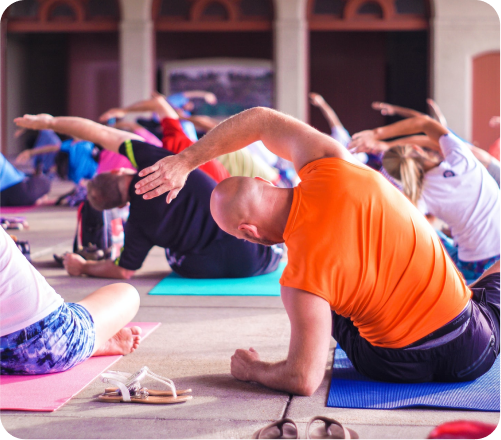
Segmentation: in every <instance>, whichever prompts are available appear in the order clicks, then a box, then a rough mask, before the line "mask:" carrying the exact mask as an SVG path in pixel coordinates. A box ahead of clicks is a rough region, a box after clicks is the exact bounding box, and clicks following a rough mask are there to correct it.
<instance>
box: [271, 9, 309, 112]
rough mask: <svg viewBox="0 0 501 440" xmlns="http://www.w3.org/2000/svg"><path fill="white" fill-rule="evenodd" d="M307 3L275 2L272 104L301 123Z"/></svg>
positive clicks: (304, 96)
mask: <svg viewBox="0 0 501 440" xmlns="http://www.w3.org/2000/svg"><path fill="white" fill-rule="evenodd" d="M306 4H307V0H275V23H274V49H275V104H276V108H277V110H280V111H282V112H285V113H288V114H290V115H292V116H294V117H296V118H298V119H300V120H302V121H306V120H307V118H308V105H307V104H308V97H307V93H308V66H309V59H308V52H309V51H308V22H307V19H306Z"/></svg>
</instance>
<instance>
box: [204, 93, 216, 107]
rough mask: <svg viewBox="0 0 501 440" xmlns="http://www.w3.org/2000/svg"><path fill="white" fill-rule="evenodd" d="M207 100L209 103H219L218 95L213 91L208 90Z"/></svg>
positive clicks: (205, 97)
mask: <svg viewBox="0 0 501 440" xmlns="http://www.w3.org/2000/svg"><path fill="white" fill-rule="evenodd" d="M204 99H205V102H206V103H207V104H209V105H216V104H217V96H216V95H214V93H212V92H207V93H206V94H205V96H204Z"/></svg>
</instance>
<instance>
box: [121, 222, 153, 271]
mask: <svg viewBox="0 0 501 440" xmlns="http://www.w3.org/2000/svg"><path fill="white" fill-rule="evenodd" d="M124 235H125V241H124V247H123V249H122V253H121V254H120V257H118V258H117V259H116V260H115V264H116V265H117V266H120V267H123V268H124V269H127V270H138V269H140V268H141V266H142V265H143V262H144V260H145V258H146V256H147V255H148V252H149V251H150V249H151V248H152V247H153V245H152V244H151V243H150V242H149V240H147V239H146V237H144V235H143V234H142V232H141V231H140V230H139V228H136V227H134V225H132V224H131V223H130V222H127V223H126V225H125V233H124Z"/></svg>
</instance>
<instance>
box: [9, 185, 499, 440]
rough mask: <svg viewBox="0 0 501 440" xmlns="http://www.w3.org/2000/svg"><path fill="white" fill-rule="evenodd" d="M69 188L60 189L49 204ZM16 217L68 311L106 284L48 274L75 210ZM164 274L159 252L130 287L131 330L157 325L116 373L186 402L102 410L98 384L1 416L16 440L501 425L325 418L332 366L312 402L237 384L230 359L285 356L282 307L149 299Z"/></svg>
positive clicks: (418, 413) (378, 413) (371, 432)
mask: <svg viewBox="0 0 501 440" xmlns="http://www.w3.org/2000/svg"><path fill="white" fill-rule="evenodd" d="M67 187H68V184H67V183H57V184H56V185H55V186H54V190H53V194H60V193H62V192H63V191H64V190H65V189H67ZM23 215H26V217H27V219H28V222H29V224H30V229H29V230H26V231H21V232H19V233H17V234H16V235H18V236H19V238H20V239H27V240H29V242H30V244H31V249H32V251H31V252H32V257H33V261H34V265H35V267H37V268H38V270H39V271H40V272H41V273H42V274H43V275H44V276H45V277H46V278H47V280H48V282H49V283H50V284H51V285H52V286H53V287H54V288H55V289H56V290H57V292H58V293H60V294H61V295H62V296H63V297H64V298H65V300H66V301H78V300H80V299H81V298H83V297H84V296H85V295H87V294H88V293H89V292H91V291H93V290H95V289H96V288H98V287H100V286H103V285H106V284H109V283H110V282H111V281H110V280H100V279H91V278H73V277H69V276H68V275H67V274H66V272H65V271H64V270H63V269H61V268H59V267H57V266H56V265H55V263H54V260H53V258H52V254H53V253H62V252H64V251H67V250H70V248H71V243H72V240H73V236H74V232H75V226H76V213H75V209H74V208H60V207H40V208H36V209H35V210H33V211H31V212H29V213H26V214H23ZM168 271H169V268H168V265H167V262H166V260H165V256H164V254H163V252H162V250H161V249H159V248H154V249H153V250H152V251H151V252H150V254H149V256H148V258H147V260H146V262H145V264H144V266H143V268H142V269H141V270H140V271H138V272H137V274H136V276H135V277H134V278H133V279H132V280H131V281H130V282H131V284H132V285H134V286H135V287H136V288H137V289H138V291H139V293H140V295H141V308H140V310H139V312H138V314H137V316H136V318H135V320H137V321H159V322H161V323H162V325H161V326H160V327H159V328H158V329H157V330H155V331H154V332H153V333H152V334H151V335H150V336H149V337H148V338H147V339H146V340H145V341H144V342H143V343H142V344H141V346H140V347H139V349H138V350H136V352H134V353H133V354H131V355H129V356H125V357H123V358H122V359H121V360H120V361H119V362H118V363H116V364H115V365H114V366H113V368H114V369H117V370H122V371H130V372H133V371H135V370H137V369H138V368H140V367H141V366H143V365H147V366H148V367H150V368H151V369H152V370H153V371H154V372H156V373H158V374H160V375H163V376H167V377H169V378H171V379H173V380H174V381H175V383H176V385H177V386H178V387H179V388H192V389H193V400H191V401H189V402H187V403H184V404H181V405H158V406H156V405H138V404H109V403H102V402H98V401H96V400H95V397H96V396H97V395H98V394H99V393H100V392H102V390H103V388H104V385H103V384H102V383H101V382H100V380H99V379H96V380H94V382H92V383H91V384H90V385H89V386H88V387H87V388H85V389H84V390H83V391H82V392H81V393H79V394H78V395H77V396H75V397H74V398H73V399H71V400H70V401H69V402H68V403H67V404H66V405H64V406H63V407H62V408H61V409H60V410H58V411H56V412H53V413H42V412H40V413H35V412H23V411H2V412H1V421H2V424H3V427H4V428H5V430H7V432H9V433H10V434H11V435H12V436H14V437H17V438H250V436H251V435H252V434H253V433H254V432H255V431H256V430H257V429H259V428H260V427H262V426H264V425H266V424H268V423H270V422H271V421H273V420H276V419H279V418H281V417H290V418H292V419H293V420H295V421H296V422H297V423H298V426H299V428H300V435H301V437H302V438H305V433H304V430H305V426H306V423H307V421H308V420H309V419H310V418H311V417H312V416H315V415H324V416H329V417H334V418H335V419H337V420H338V421H340V422H341V423H343V424H345V425H346V426H348V427H350V428H352V429H354V430H355V431H356V432H357V433H358V434H359V436H360V438H426V437H427V436H428V434H429V432H430V431H431V430H432V429H433V427H435V426H436V425H438V424H440V423H444V422H447V421H452V420H458V419H469V420H479V421H484V422H487V423H495V424H497V423H498V421H499V413H483V412H474V411H440V410H425V409H419V410H407V409H406V410H391V411H388V410H360V409H346V408H327V407H326V406H325V403H326V400H327V390H328V386H329V380H330V366H331V363H332V356H331V359H329V361H328V364H327V365H326V375H325V379H324V381H323V383H322V385H321V387H320V388H319V389H318V391H317V392H316V393H315V395H314V396H312V397H298V396H291V395H288V394H286V393H281V392H277V391H272V390H269V389H266V388H264V387H261V386H259V385H256V384H250V383H244V382H239V381H237V380H235V379H234V378H233V377H232V376H231V375H230V368H229V367H230V357H231V355H232V354H233V352H234V350H235V349H237V348H249V347H251V346H252V347H254V348H256V350H258V351H259V352H260V354H261V356H262V358H263V359H265V360H269V361H274V360H279V359H282V358H284V357H285V356H286V354H287V348H288V340H289V332H290V329H289V324H288V319H287V316H286V314H285V311H284V309H283V307H282V304H281V301H280V298H276V297H190V296H149V295H148V294H147V293H148V291H149V290H150V289H151V288H152V287H153V286H154V285H155V284H156V283H157V282H158V281H159V280H160V279H161V278H162V277H163V276H165V274H166V273H167V272H168ZM334 345H335V343H334V341H333V343H332V346H334ZM331 355H332V352H331ZM146 385H147V384H146ZM2 438H3V437H2Z"/></svg>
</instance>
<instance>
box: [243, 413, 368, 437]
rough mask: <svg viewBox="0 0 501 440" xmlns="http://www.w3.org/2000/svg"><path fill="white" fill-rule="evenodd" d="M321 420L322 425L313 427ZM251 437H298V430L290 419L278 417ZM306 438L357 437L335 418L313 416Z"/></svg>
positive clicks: (307, 427)
mask: <svg viewBox="0 0 501 440" xmlns="http://www.w3.org/2000/svg"><path fill="white" fill-rule="evenodd" d="M317 421H320V422H323V424H322V426H317V427H313V428H312V425H313V424H314V423H315V422H317ZM317 425H318V423H317ZM252 438H268V439H269V438H287V439H295V438H300V437H299V430H298V428H297V426H296V424H295V423H294V421H293V420H292V419H288V418H285V419H280V420H277V421H276V422H273V423H270V424H269V425H267V426H265V427H264V428H261V429H260V430H259V431H257V432H255V433H254V435H253V436H252ZM306 438H308V439H314V438H359V437H358V434H357V433H356V432H355V431H353V430H352V429H349V428H345V427H344V426H343V425H341V423H339V422H338V421H337V420H334V419H330V418H329V417H323V416H315V417H313V418H311V419H310V421H309V422H308V424H307V425H306Z"/></svg>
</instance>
